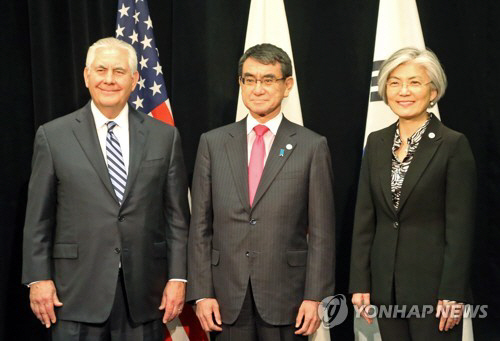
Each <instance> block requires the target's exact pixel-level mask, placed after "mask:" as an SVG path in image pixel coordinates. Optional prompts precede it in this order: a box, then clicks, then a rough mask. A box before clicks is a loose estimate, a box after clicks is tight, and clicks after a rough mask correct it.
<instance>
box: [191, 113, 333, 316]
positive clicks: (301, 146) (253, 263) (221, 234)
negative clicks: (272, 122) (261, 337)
mask: <svg viewBox="0 0 500 341" xmlns="http://www.w3.org/2000/svg"><path fill="white" fill-rule="evenodd" d="M287 145H291V146H292V147H293V148H292V149H286V146H287ZM280 149H283V151H284V154H283V156H280ZM247 167H248V165H247V136H246V120H245V119H244V120H242V121H239V122H236V123H233V124H229V125H227V126H224V127H221V128H218V129H215V130H212V131H210V132H208V133H206V134H203V135H202V136H201V139H200V145H199V148H198V155H197V159H196V165H195V170H194V177H193V187H192V199H193V202H192V220H191V228H190V235H189V252H188V253H189V257H188V258H189V261H188V293H187V300H188V301H189V300H195V299H199V298H204V297H213V298H216V299H217V300H218V302H219V305H220V310H221V315H222V321H223V323H225V324H231V323H233V322H234V321H235V320H236V318H237V317H238V314H239V312H240V309H241V306H242V303H243V299H244V297H245V294H246V292H247V286H248V283H249V281H250V282H251V285H252V291H253V296H254V297H253V298H254V300H255V305H256V307H257V310H258V312H259V314H260V316H261V317H262V319H263V320H264V321H265V322H267V323H270V324H272V325H285V324H291V323H293V322H294V321H295V318H296V315H297V311H298V308H299V306H300V304H301V302H302V300H304V299H308V300H316V301H320V300H322V299H323V298H324V297H325V296H328V295H332V294H333V290H334V255H335V249H334V246H335V237H334V206H333V191H332V181H333V180H332V179H333V175H332V168H331V160H330V152H329V149H328V145H327V142H326V139H325V138H324V137H322V136H319V135H318V134H316V133H314V132H312V131H310V130H308V129H306V128H304V127H301V126H298V125H296V124H294V123H291V122H290V121H288V120H287V119H286V118H283V121H282V122H281V125H280V127H279V129H278V132H277V134H276V137H275V140H274V142H273V145H272V147H271V150H270V152H269V156H268V159H267V162H266V165H265V168H264V171H263V174H262V178H261V181H260V184H259V187H258V189H257V193H256V195H255V199H254V204H253V206H252V207H250V204H249V199H248V171H247ZM307 234H308V235H309V236H308V237H307Z"/></svg>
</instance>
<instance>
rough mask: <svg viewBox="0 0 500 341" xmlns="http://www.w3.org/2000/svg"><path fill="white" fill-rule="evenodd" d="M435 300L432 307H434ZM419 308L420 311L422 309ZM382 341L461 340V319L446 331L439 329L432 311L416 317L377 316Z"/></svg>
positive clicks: (393, 289) (393, 300) (394, 295)
mask: <svg viewBox="0 0 500 341" xmlns="http://www.w3.org/2000/svg"><path fill="white" fill-rule="evenodd" d="M391 300H392V304H396V285H395V282H394V280H393V283H392V298H391ZM436 305H437V302H435V305H434V309H436ZM422 310H423V309H421V310H420V311H422ZM377 321H378V327H379V329H380V336H381V337H382V341H460V340H462V330H463V320H462V321H460V324H459V325H458V326H455V327H453V329H451V330H448V331H442V332H441V331H439V319H438V318H436V316H435V310H434V311H433V313H430V314H426V315H425V316H424V317H422V316H421V317H420V318H416V317H409V318H390V317H379V318H377Z"/></svg>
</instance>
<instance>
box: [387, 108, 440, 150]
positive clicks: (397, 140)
mask: <svg viewBox="0 0 500 341" xmlns="http://www.w3.org/2000/svg"><path fill="white" fill-rule="evenodd" d="M431 118H432V113H429V117H428V118H427V120H426V121H425V123H424V124H422V126H421V127H420V128H418V129H417V131H415V132H414V133H413V135H411V136H410V137H409V138H408V141H407V142H408V146H409V147H412V146H414V145H415V144H417V143H418V142H420V140H421V138H422V135H423V134H424V132H425V129H426V128H427V126H428V125H429V122H430V121H431ZM399 146H401V134H400V132H399V121H398V123H397V126H396V135H395V136H394V147H396V149H398V148H399Z"/></svg>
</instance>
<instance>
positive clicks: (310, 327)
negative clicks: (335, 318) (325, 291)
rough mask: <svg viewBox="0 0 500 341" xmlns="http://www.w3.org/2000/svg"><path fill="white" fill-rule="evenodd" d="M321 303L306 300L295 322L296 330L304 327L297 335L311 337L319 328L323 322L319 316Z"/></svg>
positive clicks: (296, 332)
mask: <svg viewBox="0 0 500 341" xmlns="http://www.w3.org/2000/svg"><path fill="white" fill-rule="evenodd" d="M319 303H320V302H317V301H310V300H304V301H302V304H301V305H300V308H299V313H298V314H297V318H296V320H295V328H299V326H300V325H301V324H302V327H301V328H300V329H299V330H296V331H295V334H297V335H311V334H313V333H314V332H315V331H316V330H317V329H318V327H319V325H320V323H321V320H320V318H319V315H318V307H319Z"/></svg>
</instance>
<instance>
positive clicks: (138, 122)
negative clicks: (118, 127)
mask: <svg viewBox="0 0 500 341" xmlns="http://www.w3.org/2000/svg"><path fill="white" fill-rule="evenodd" d="M143 115H144V114H141V113H139V112H138V111H136V110H135V109H133V108H132V107H131V106H129V114H128V121H129V136H130V154H129V166H128V174H127V186H126V187H125V193H124V195H123V203H125V201H126V200H127V196H128V194H129V193H130V189H131V188H132V187H133V185H134V182H135V180H136V179H137V173H138V172H139V167H140V165H141V161H142V159H143V157H144V150H145V145H146V140H147V136H148V131H147V129H146V128H145V127H144V124H143V122H144V117H143ZM122 206H123V204H122Z"/></svg>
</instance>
